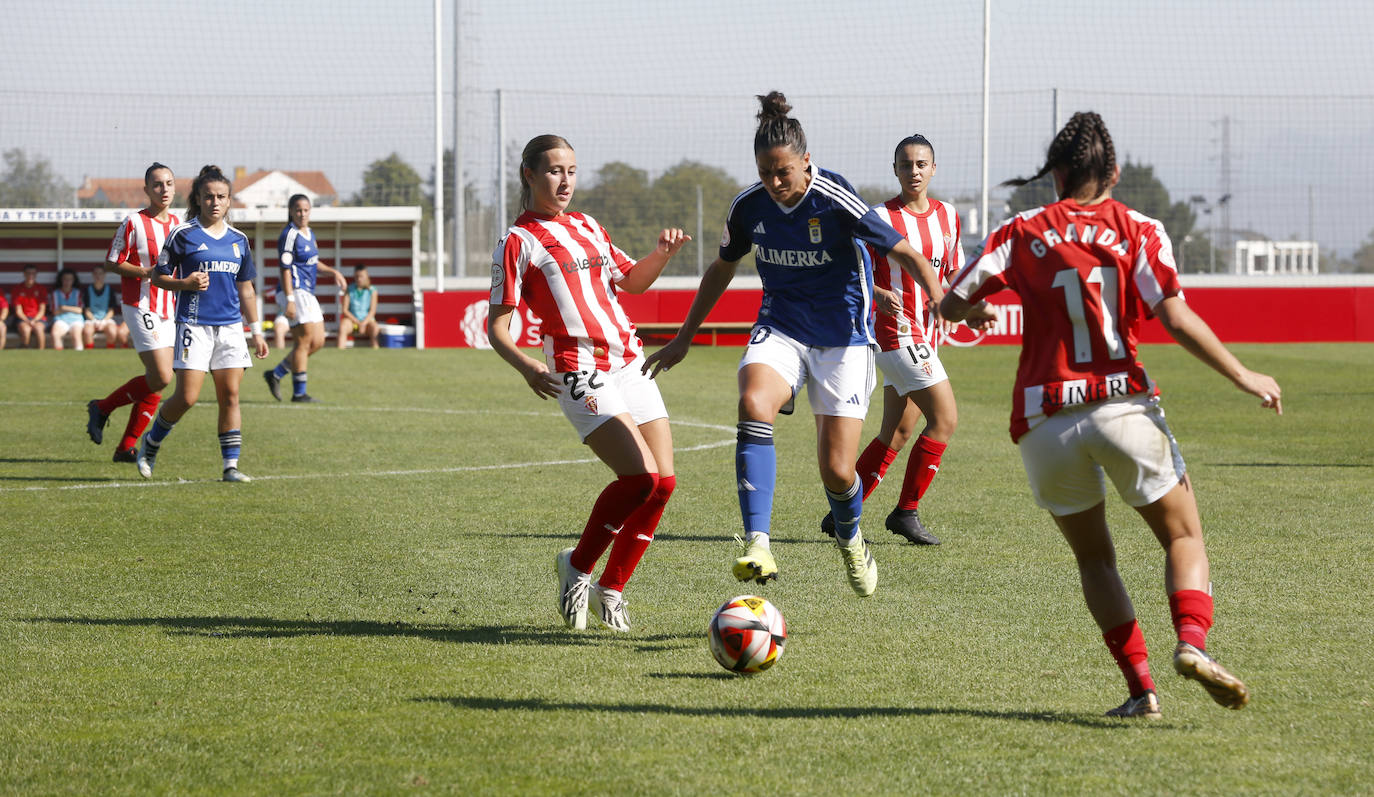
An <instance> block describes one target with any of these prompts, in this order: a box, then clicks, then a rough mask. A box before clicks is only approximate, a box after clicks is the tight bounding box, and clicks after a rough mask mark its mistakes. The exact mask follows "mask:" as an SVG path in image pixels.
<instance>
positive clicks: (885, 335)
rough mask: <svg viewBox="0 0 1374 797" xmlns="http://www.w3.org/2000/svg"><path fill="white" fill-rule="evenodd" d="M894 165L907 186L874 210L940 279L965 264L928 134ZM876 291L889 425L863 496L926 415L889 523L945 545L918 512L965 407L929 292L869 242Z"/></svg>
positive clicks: (863, 458) (868, 460) (863, 470)
mask: <svg viewBox="0 0 1374 797" xmlns="http://www.w3.org/2000/svg"><path fill="white" fill-rule="evenodd" d="M892 172H893V174H895V175H897V183H898V184H899V185H900V186H901V193H900V194H898V195H897V196H895V197H893V198H892V199H889V200H888V201H886V202H884V203H883V204H881V205H879V206H878V207H876V208H874V210H876V211H878V215H879V216H881V217H882V218H883V219H885V220H886V221H887V222H888V223H889V224H891V225H892V227H893V228H894V229H896V230H897V232H898V233H900V234H901V235H902V237H904V238H906V239H907V241H908V242H910V244H911V246H912V247H913V248H914V249H916V251H918V252H920V253H921V254H922V255H923V256H925V258H926V259H927V260H929V261H930V264H931V267H932V268H934V269H935V273H936V274H938V275H939V276H940V278H941V281H942V284H943V283H944V282H945V281H947V280H948V278H949V277H950V275H952V274H954V273H956V272H957V271H958V270H959V267H960V266H962V265H963V264H964V254H963V247H962V246H960V244H959V214H958V213H956V212H955V211H954V206H953V205H950V204H949V203H948V202H941V201H940V200H938V199H931V198H930V197H929V196H928V193H927V192H928V191H929V189H930V179H931V178H932V177H934V176H935V147H934V146H932V145H931V143H930V141H928V140H927V139H926V137H925V136H922V135H919V134H917V135H912V136H907V137H906V138H904V139H902V140H901V141H900V142H898V144H897V149H896V151H895V152H894V153H893V156H892ZM866 246H868V251H869V254H870V255H871V256H872V258H873V294H874V296H875V298H876V300H877V303H878V311H879V312H878V314H877V317H876V323H875V325H874V326H875V329H874V333H875V335H876V337H877V339H878V354H877V355H876V357H875V359H876V361H877V363H878V367H879V368H880V369H882V372H883V425H882V428H881V429H880V430H879V432H878V436H877V437H875V438H873V440H872V441H871V442H869V444H868V447H866V448H865V449H864V451H863V453H862V454H860V455H859V462H858V464H857V465H856V466H855V468H856V469H857V470H858V472H859V478H860V479H862V480H863V498H864V500H865V501H867V500H868V497H869V496H870V495H872V494H873V491H874V490H875V489H877V487H878V484H879V482H881V481H882V480H883V476H885V475H886V474H887V469H888V466H890V465H891V464H892V462H893V461H894V460H896V459H897V453H898V452H899V451H901V450H902V446H905V445H906V443H907V441H908V440H910V439H911V435H912V432H914V431H915V430H916V421H917V420H919V419H920V417H921V416H922V415H925V418H926V425H925V428H924V429H922V430H921V434H920V436H918V437H917V438H916V444H915V446H913V447H912V450H911V454H910V456H909V457H908V458H907V465H906V476H905V477H904V478H903V479H902V491H901V494H900V495H899V496H898V498H897V506H896V508H894V509H893V510H892V512H891V513H890V514H889V515H888V516H887V522H886V525H887V529H888V531H891V532H892V533H893V534H896V535H898V536H899V537H905V538H906V539H907V540H910V541H911V542H913V543H916V544H917V545H939V544H940V538H939V537H936V536H935V535H934V534H931V533H930V531H928V530H927V529H926V527H925V525H924V524H922V523H921V516H920V514H919V513H918V512H917V508H918V507H919V506H920V502H921V497H922V496H924V495H925V492H926V490H927V489H928V488H929V487H930V483H931V481H933V480H934V479H935V474H936V473H937V472H938V471H939V470H940V458H941V457H942V456H943V455H944V453H945V448H946V446H948V445H949V439H950V437H952V436H953V435H954V428H955V427H956V426H957V425H958V423H959V409H958V406H957V405H956V404H955V403H954V390H953V388H951V387H950V384H949V377H948V376H947V375H946V374H945V367H944V365H942V364H941V363H940V357H939V355H938V354H937V353H936V345H937V344H938V343H939V340H938V333H937V331H936V329H935V323H934V319H933V318H932V317H931V316H930V314H929V313H928V312H926V309H925V308H926V302H927V299H928V297H926V296H925V295H924V294H923V293H922V291H921V289H920V288H919V287H918V286H917V285H916V281H915V280H914V279H912V278H911V275H910V274H907V273H906V272H905V271H903V270H902V269H901V267H900V266H898V265H897V264H895V263H893V262H891V261H890V260H889V259H888V258H887V257H886V256H885V255H884V254H883V253H882V252H879V251H877V250H876V249H874V248H873V246H872V245H871V244H866ZM821 530H822V531H824V532H825V533H826V534H829V535H831V536H832V537H833V536H834V535H835V518H834V517H833V516H832V515H826V516H825V518H824V519H822V520H821Z"/></svg>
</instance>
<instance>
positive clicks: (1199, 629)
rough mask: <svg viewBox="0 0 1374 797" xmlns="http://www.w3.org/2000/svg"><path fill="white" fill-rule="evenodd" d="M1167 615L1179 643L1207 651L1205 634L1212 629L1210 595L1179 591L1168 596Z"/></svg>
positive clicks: (1195, 591)
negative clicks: (1171, 618)
mask: <svg viewBox="0 0 1374 797" xmlns="http://www.w3.org/2000/svg"><path fill="white" fill-rule="evenodd" d="M1169 614H1170V615H1171V616H1173V618H1174V631H1175V632H1177V633H1178V638H1179V641H1180V642H1187V643H1188V644H1189V645H1192V646H1193V647H1195V648H1197V649H1198V650H1206V649H1207V632H1208V631H1210V630H1211V628H1212V596H1211V595H1208V594H1207V593H1205V592H1203V591H1202V590H1200V589H1181V590H1179V591H1178V592H1175V593H1173V594H1172V595H1170V596H1169Z"/></svg>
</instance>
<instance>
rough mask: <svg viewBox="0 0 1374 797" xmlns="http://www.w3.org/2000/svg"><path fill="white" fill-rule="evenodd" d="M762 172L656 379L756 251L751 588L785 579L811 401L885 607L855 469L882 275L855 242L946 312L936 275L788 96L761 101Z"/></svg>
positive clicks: (838, 505) (742, 495) (748, 403)
mask: <svg viewBox="0 0 1374 797" xmlns="http://www.w3.org/2000/svg"><path fill="white" fill-rule="evenodd" d="M759 101H760V102H761V103H762V110H761V111H760V112H759V115H758V119H759V124H758V129H757V131H756V132H755V134H754V160H755V162H756V165H757V166H758V173H759V178H760V182H758V183H755V184H754V185H752V186H750V187H748V188H746V189H745V190H744V191H743V192H742V193H741V194H740V195H739V196H737V197H735V201H734V203H733V204H731V206H730V211H729V214H728V215H727V217H726V220H725V234H724V236H723V238H722V240H721V245H720V254H719V256H718V257H717V258H716V260H715V262H713V263H712V264H711V266H710V268H708V269H707V270H706V273H705V275H703V276H702V279H701V287H700V288H699V289H698V290H697V295H696V298H694V299H693V300H692V307H691V309H690V310H689V311H688V313H687V320H686V321H685V322H683V325H682V328H681V329H680V330H679V331H678V333H677V335H676V336H675V337H674V338H673V339H672V340H671V341H669V342H668V344H667V345H666V346H664V347H663V348H662V349H659V350H658V351H657V352H655V353H654V354H653V355H651V356H650V357H649V358H648V362H646V364H645V367H646V368H649V367H652V368H653V369H654V370H653V373H654V375H655V376H656V375H657V374H658V372H659V371H660V370H666V369H668V368H670V367H672V366H673V365H675V364H677V363H678V362H680V361H681V360H682V358H683V357H686V356H687V352H688V350H689V348H690V347H691V343H692V338H693V337H694V336H695V335H696V332H697V330H698V329H699V328H700V326H701V322H702V321H703V320H704V319H705V318H706V315H707V313H709V312H710V311H711V308H712V307H714V306H715V304H716V302H717V301H718V300H719V299H720V297H721V295H722V294H723V293H724V292H725V289H726V287H728V286H729V284H730V280H731V279H732V278H733V277H734V275H735V269H736V268H737V267H738V266H739V261H740V259H741V258H743V257H744V256H745V255H746V254H747V253H748V252H749V251H750V250H751V249H752V250H753V252H754V258H755V262H756V264H757V266H758V272H759V277H760V278H761V279H762V281H763V303H762V305H761V306H760V308H759V316H758V321H757V322H756V324H755V326H754V329H753V332H752V333H751V335H750V338H749V345H748V347H747V348H746V349H745V352H744V356H743V357H742V358H741V359H740V365H739V377H738V378H739V390H740V400H739V427H738V430H739V431H738V435H737V442H736V447H735V476H736V482H737V486H738V491H739V502H740V514H741V515H742V517H743V523H744V532H745V537H744V543H745V551H744V555H743V556H740V557H739V558H737V559H736V560H735V562H734V565H733V568H732V570H733V573H734V575H735V577H736V578H737V579H739V580H740V581H747V580H749V579H754V580H756V581H758V582H759V583H764V582H766V581H768V580H769V579H773V578H777V575H778V567H777V563H776V562H775V561H774V559H773V555H772V553H771V551H770V548H769V533H770V531H771V528H770V527H771V523H772V514H773V490H774V483H775V481H776V473H777V459H776V454H775V453H774V450H773V422H774V420H775V419H776V418H777V415H778V413H779V412H781V413H783V414H790V413H791V412H792V409H793V406H794V403H795V399H796V396H797V393H798V392H799V391H800V390H801V389H802V388H803V387H806V388H807V392H808V394H809V396H810V402H811V410H812V412H813V413H814V415H815V417H816V438H817V449H818V454H819V460H820V472H821V482H822V483H823V484H824V485H825V494H826V500H827V501H829V503H830V511H831V514H832V515H833V517H834V519H835V541H836V545H837V546H838V547H839V550H840V554H841V558H842V560H843V562H844V567H845V572H846V575H847V577H848V579H849V585H850V586H851V587H852V588H853V589H854V591H855V592H856V593H858V594H859V595H861V596H867V595H871V594H873V591H874V589H876V588H877V584H878V565H877V563H876V562H875V561H874V559H873V554H872V552H871V551H869V548H868V544H867V543H866V542H865V541H864V539H863V535H862V534H861V533H860V531H859V516H860V514H861V512H862V504H863V494H862V485H861V484H860V480H859V478H858V477H857V475H856V473H855V470H854V460H855V456H856V455H857V454H858V448H859V435H860V434H861V433H862V431H863V421H864V415H865V414H866V413H867V411H868V397H869V394H870V393H872V392H873V380H874V373H873V353H872V350H871V349H870V346H872V345H873V343H874V340H873V327H872V320H871V317H872V309H873V297H872V293H871V289H872V274H871V264H870V261H869V260H868V258H867V256H866V254H865V252H864V250H863V248H862V246H861V245H860V243H859V242H858V241H856V240H855V239H856V238H857V239H861V240H863V241H866V242H868V243H870V244H872V245H873V247H874V248H875V250H877V251H879V252H882V253H885V254H887V255H888V257H890V258H891V259H893V260H895V261H897V263H898V264H899V265H901V266H902V268H904V269H906V270H907V271H909V272H911V273H912V274H913V275H914V276H915V279H916V280H917V281H918V282H920V283H921V285H922V287H924V288H925V289H926V293H927V294H929V295H930V296H931V297H932V299H933V300H935V301H938V300H939V299H940V298H941V296H942V292H941V289H940V285H939V281H938V278H937V277H936V275H935V272H934V271H933V270H932V269H931V267H930V263H929V262H928V261H927V260H926V259H925V258H924V257H922V256H921V254H920V253H919V252H917V251H916V250H915V249H913V248H912V247H911V245H910V244H909V243H907V242H906V240H905V239H903V238H902V236H901V235H899V234H898V233H897V231H896V230H894V229H893V228H892V225H890V224H888V223H887V222H886V221H884V220H883V219H882V218H881V217H880V216H879V215H878V213H877V212H876V211H874V210H871V209H870V208H869V207H868V205H867V203H865V202H864V201H863V200H862V199H860V198H859V196H858V194H856V193H855V192H854V189H853V187H852V186H850V184H849V182H848V181H846V180H845V179H844V178H843V177H841V176H840V175H838V174H836V173H834V172H831V171H827V170H825V169H821V168H818V167H817V166H816V165H815V164H813V163H812V162H811V154H810V152H808V150H807V147H806V134H805V133H803V132H802V128H801V124H800V123H799V122H798V121H797V120H796V119H793V118H791V117H789V116H788V115H787V112H788V111H790V110H791V106H790V105H788V104H787V98H786V97H784V96H783V95H782V93H781V92H776V91H775V92H772V93H770V94H768V95H767V96H766V97H765V96H760V97H759Z"/></svg>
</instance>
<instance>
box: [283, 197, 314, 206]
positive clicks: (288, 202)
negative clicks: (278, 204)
mask: <svg viewBox="0 0 1374 797" xmlns="http://www.w3.org/2000/svg"><path fill="white" fill-rule="evenodd" d="M302 199H304V200H305V201H306V202H307V203H310V197H308V196H306V195H305V194H292V195H291V198H290V199H288V200H286V209H287V210H290V209H291V208H293V207H295V206H296V203H297V202H299V201H300V200H302ZM311 204H313V203H311Z"/></svg>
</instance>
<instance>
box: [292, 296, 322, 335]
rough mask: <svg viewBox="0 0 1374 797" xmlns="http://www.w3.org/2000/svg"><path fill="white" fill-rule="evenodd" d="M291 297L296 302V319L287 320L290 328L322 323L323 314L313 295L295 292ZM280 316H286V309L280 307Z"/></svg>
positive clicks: (318, 301) (318, 302) (317, 300)
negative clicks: (289, 322)
mask: <svg viewBox="0 0 1374 797" xmlns="http://www.w3.org/2000/svg"><path fill="white" fill-rule="evenodd" d="M291 296H292V297H293V298H294V299H295V301H296V317H295V318H294V319H288V320H289V321H291V326H293V327H298V326H300V325H301V324H312V323H323V321H324V313H323V312H322V311H321V310H320V300H319V299H316V298H315V294H313V293H311V292H309V291H301V290H298V291H295V292H294V293H292V294H291ZM282 315H286V307H285V306H284V305H283V306H282Z"/></svg>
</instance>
